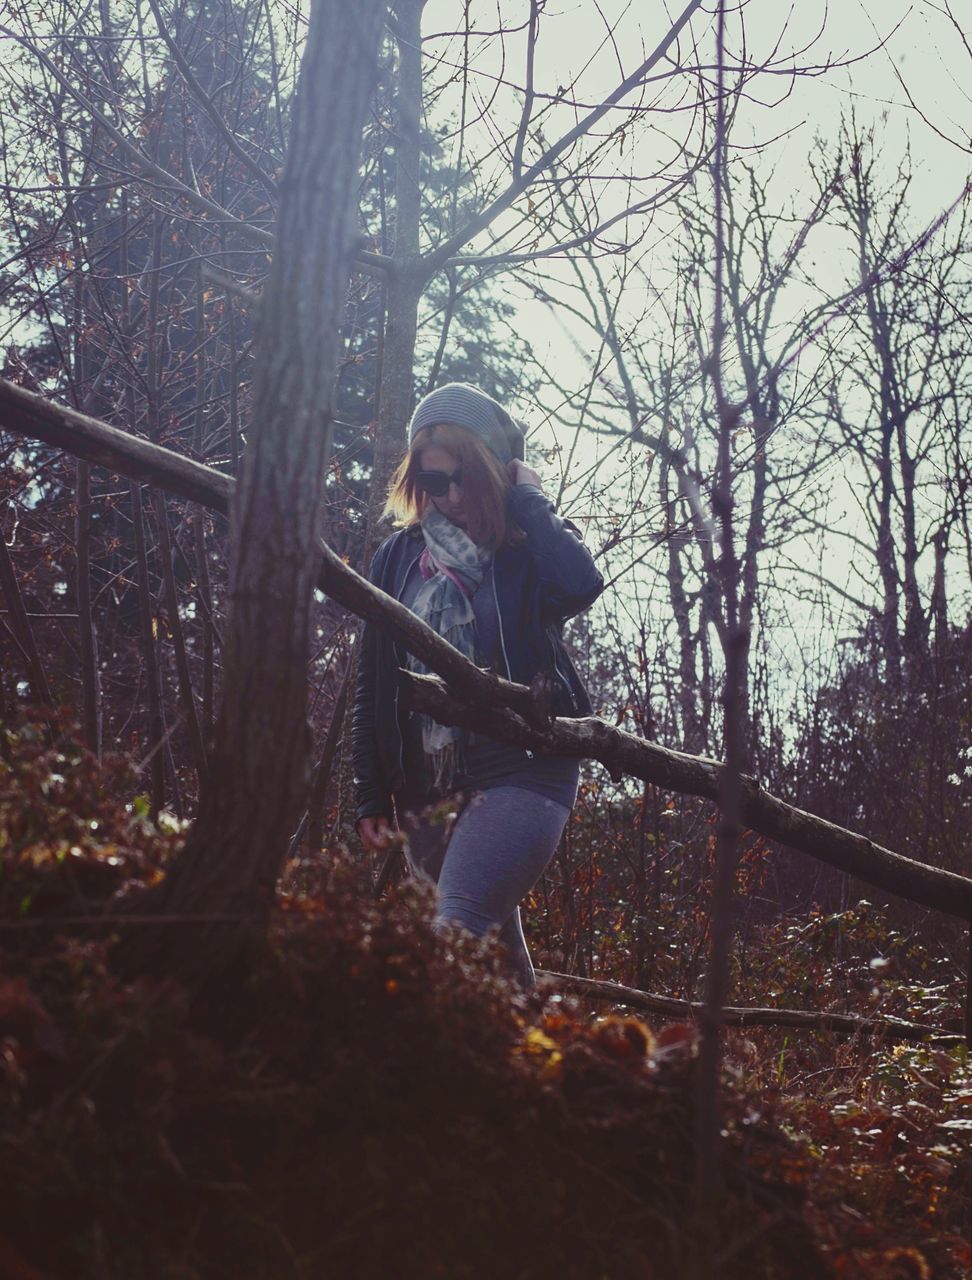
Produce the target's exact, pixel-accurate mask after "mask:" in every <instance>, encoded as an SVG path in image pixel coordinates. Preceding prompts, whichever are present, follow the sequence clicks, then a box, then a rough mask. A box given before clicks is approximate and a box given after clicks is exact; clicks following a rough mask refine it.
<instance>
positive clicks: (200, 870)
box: [123, 0, 384, 980]
mask: <svg viewBox="0 0 972 1280" xmlns="http://www.w3.org/2000/svg"><path fill="white" fill-rule="evenodd" d="M383 15H384V5H383V4H382V3H380V0H359V3H357V4H356V5H354V6H346V5H343V4H341V3H339V0H319V2H318V3H317V4H315V6H314V7H313V9H312V11H311V19H310V27H309V30H308V36H307V46H306V49H305V52H304V57H303V62H302V64H301V73H300V81H299V85H298V89H297V96H296V103H295V108H294V117H293V127H292V135H291V142H290V149H289V152H288V156H287V164H286V168H285V172H284V175H283V179H282V182H281V203H280V213H279V223H278V228H277V243H276V248H275V251H274V254H273V261H272V265H271V270H270V275H269V279H268V282H267V286H266V289H265V291H264V295H263V302H262V305H261V311H260V317H259V327H258V334H257V342H258V357H257V370H256V376H255V384H254V397H253V406H254V407H253V422H252V425H251V429H250V433H249V440H248V442H247V448H246V453H245V456H244V459H243V467H242V475H241V479H240V483H239V485H238V487H237V489H236V492H235V494H234V498H233V505H232V510H231V578H230V590H229V616H228V622H227V629H226V636H225V652H224V667H223V685H222V698H221V704H220V711H219V715H218V718H217V722H216V730H215V741H214V746H213V753H212V758H211V770H210V775H209V785H208V787H207V788H206V790H205V791H204V793H203V796H202V803H201V805H200V811H199V816H198V819H197V821H196V825H195V827H194V829H193V831H192V834H191V836H190V838H189V840H188V842H187V844H186V846H185V848H184V850H183V851H182V853H181V854H180V856H179V857H178V858H177V860H176V861H175V863H174V864H173V866H172V869H171V870H170V872H169V874H168V875H167V877H166V879H165V882H164V883H163V884H162V885H161V886H160V889H159V890H158V891H157V892H155V893H154V894H152V895H151V898H150V901H149V903H148V908H147V909H150V910H151V911H153V912H159V913H164V914H166V915H168V916H186V917H189V918H191V917H193V916H195V917H197V922H196V925H195V927H194V928H193V929H192V932H191V934H188V935H187V934H186V931H185V930H184V929H181V928H175V929H173V928H167V929H163V928H162V927H161V926H160V927H159V929H158V930H149V929H147V928H142V929H141V930H139V931H137V932H136V933H134V934H132V935H131V936H130V938H129V939H128V940H127V943H126V945H125V949H124V951H123V957H124V959H125V960H126V961H127V962H129V963H134V964H136V965H145V964H148V965H151V966H152V967H160V968H163V969H164V970H165V971H167V972H169V973H176V974H181V975H182V976H184V977H187V978H189V979H193V980H194V979H205V978H206V977H208V976H209V975H211V974H212V973H213V972H215V971H221V970H225V969H227V968H229V967H231V966H233V965H234V963H235V962H236V961H238V960H239V959H240V958H241V957H242V955H243V949H244V947H245V946H246V945H247V944H248V943H249V941H251V940H252V938H253V937H254V936H256V934H257V932H258V931H259V929H260V928H261V927H262V926H263V925H264V924H265V921H266V918H267V916H268V914H269V910H270V907H271V904H272V900H273V894H274V887H275V884H276V880H277V877H278V875H279V873H280V869H281V866H282V863H283V859H284V857H285V854H286V851H287V847H288V841H289V837H290V835H291V832H292V830H293V826H294V824H295V823H296V820H297V817H298V815H299V813H300V811H301V808H302V805H303V801H304V797H305V794H306V788H307V781H308V752H309V746H310V735H309V732H308V728H307V655H308V642H309V626H310V615H311V606H312V595H313V588H314V583H315V579H316V577H317V571H318V566H319V555H318V551H317V537H318V523H319V512H320V506H321V492H322V486H323V466H324V459H325V456H326V451H327V445H328V439H329V435H330V422H331V416H330V405H331V397H332V391H333V382H334V375H335V371H336V367H337V355H338V326H339V323H340V317H341V309H342V306H343V303H344V295H345V289H346V284H347V276H348V269H349V265H350V261H351V253H352V247H353V245H352V239H353V232H354V224H353V220H352V212H353V208H354V200H355V195H356V191H357V185H358V184H357V179H358V160H359V150H360V140H361V130H362V125H363V122H364V118H365V111H366V107H367V103H368V99H369V95H370V92H371V88H372V85H373V81H374V76H375V66H376V51H377V46H378V38H379V33H380V28H381V22H382V18H383ZM199 917H208V918H209V919H208V921H207V922H206V923H203V921H202V920H201V919H199ZM213 917H222V919H221V920H220V921H216V920H214V919H213Z"/></svg>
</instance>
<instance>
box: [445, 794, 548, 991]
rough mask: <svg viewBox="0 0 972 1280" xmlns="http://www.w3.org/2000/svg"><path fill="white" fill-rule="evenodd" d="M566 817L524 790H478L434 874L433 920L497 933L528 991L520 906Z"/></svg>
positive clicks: (531, 973) (531, 979)
mask: <svg viewBox="0 0 972 1280" xmlns="http://www.w3.org/2000/svg"><path fill="white" fill-rule="evenodd" d="M569 816H570V810H569V809H568V808H567V806H566V805H562V804H557V802H556V801H554V800H548V799H547V798H546V797H545V796H541V795H537V793H536V792H534V791H526V790H524V789H523V788H522V787H491V788H490V789H489V790H488V791H480V792H478V793H477V794H475V795H474V796H473V797H472V799H471V800H470V801H469V803H468V804H467V805H466V807H465V809H463V811H462V813H461V814H460V816H459V818H458V820H457V822H456V825H455V827H454V829H453V832H452V838H451V839H450V840H449V844H448V847H447V848H446V850H445V857H444V859H443V860H442V864H441V869H440V870H439V877H438V883H439V907H438V912H437V914H436V919H437V920H441V921H450V922H452V923H455V924H461V925H462V926H463V927H464V928H466V929H468V930H469V932H470V933H474V934H476V935H477V937H482V936H483V935H484V934H485V933H487V932H488V931H489V930H490V929H499V931H500V938H501V940H502V941H503V943H504V944H505V945H506V947H507V949H508V950H509V952H510V957H511V961H512V964H513V969H514V972H515V974H516V976H517V979H518V980H519V982H520V983H521V985H522V986H524V987H527V988H529V987H532V986H533V985H534V982H535V977H534V971H533V965H532V963H531V961H530V953H529V951H528V950H527V946H526V942H525V940H524V937H523V929H522V927H521V925H520V915H519V910H518V904H519V902H520V899H521V898H524V897H525V896H526V895H527V894H528V893H529V892H530V890H531V889H532V888H533V886H534V885H535V884H536V882H537V880H539V878H540V876H541V875H542V874H543V871H544V868H545V867H546V865H547V863H548V862H549V861H550V859H551V858H552V857H553V855H554V853H555V852H556V849H557V845H558V843H559V841H560V836H561V833H562V832H563V829H564V826H565V824H566V822H567V819H568V817H569Z"/></svg>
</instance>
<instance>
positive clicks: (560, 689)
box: [351, 484, 604, 821]
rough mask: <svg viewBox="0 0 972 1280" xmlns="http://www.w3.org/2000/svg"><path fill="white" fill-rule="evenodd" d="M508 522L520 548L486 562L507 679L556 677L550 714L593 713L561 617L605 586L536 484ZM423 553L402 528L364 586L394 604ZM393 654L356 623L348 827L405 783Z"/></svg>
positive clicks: (521, 494)
mask: <svg viewBox="0 0 972 1280" xmlns="http://www.w3.org/2000/svg"><path fill="white" fill-rule="evenodd" d="M509 503H510V515H511V517H512V519H513V520H514V521H515V523H516V524H517V525H518V526H519V527H520V528H521V529H522V530H523V532H524V533H525V534H526V541H525V542H523V543H521V544H518V545H514V546H506V547H501V548H500V549H499V550H498V551H497V552H496V553H495V556H494V560H493V577H492V581H493V586H494V590H495V592H496V606H497V614H498V616H499V622H500V641H501V646H502V655H503V660H504V664H505V666H506V671H505V672H501V673H500V674H502V675H506V676H507V677H508V678H509V679H510V680H514V681H517V682H518V683H520V684H529V683H530V681H531V680H532V679H533V677H534V676H535V675H536V674H537V673H538V672H540V671H544V672H547V673H548V674H550V675H552V676H553V677H554V680H555V682H556V685H557V695H556V697H555V700H554V705H553V710H554V712H555V714H557V715H564V716H585V715H590V714H591V710H592V708H591V702H590V698H589V697H588V695H587V691H586V689H585V688H584V686H583V684H582V683H581V680H580V677H579V676H578V674H577V671H576V670H575V668H574V664H573V663H572V662H571V660H570V657H569V655H568V653H567V650H566V649H565V647H564V643H563V639H562V633H563V624H564V621H565V620H566V619H567V618H571V617H573V616H574V614H577V613H580V612H581V611H582V610H584V609H586V608H587V607H588V606H589V605H591V604H592V603H593V602H594V601H595V600H596V599H597V597H598V596H599V595H600V594H601V592H602V591H603V589H604V579H603V577H602V576H601V574H600V572H599V570H598V568H597V566H596V565H595V564H594V561H593V559H592V558H591V554H590V552H589V551H588V550H587V548H586V547H585V546H584V543H583V541H582V540H581V533H580V530H579V529H578V528H577V526H576V525H574V524H572V523H571V522H570V521H569V520H564V519H562V518H561V517H560V516H558V515H557V514H556V513H555V512H554V509H553V504H552V503H551V502H550V500H549V499H548V498H547V497H546V495H545V494H543V493H542V492H541V490H540V489H538V488H537V487H536V486H535V485H530V484H518V485H514V486H512V488H511V490H510V498H509ZM424 546H425V540H424V539H423V537H422V531H421V529H420V528H419V527H418V526H415V527H412V528H408V529H400V530H398V532H396V533H393V534H392V535H391V537H389V538H386V539H385V541H384V542H383V543H382V544H381V546H380V547H379V548H378V550H377V552H376V553H375V557H374V560H373V561H372V563H371V570H370V573H369V577H370V579H371V581H372V582H373V583H374V584H375V585H376V586H378V587H380V588H381V589H382V590H383V591H386V592H387V593H388V594H389V595H391V596H394V597H395V598H396V599H398V598H399V597H400V595H401V591H402V588H403V586H404V583H405V578H406V576H407V574H408V571H409V569H410V568H411V566H412V564H413V563H414V561H415V560H416V559H417V558H418V557H419V555H421V553H422V550H423V548H424ZM403 659H404V655H403V653H402V651H401V648H400V646H398V645H396V643H395V642H394V641H393V640H391V639H390V637H388V636H386V635H385V634H384V633H383V632H381V631H379V630H378V628H377V627H375V626H374V625H373V624H372V623H368V622H366V623H365V624H364V627H363V630H362V634H361V642H360V652H359V654H358V671H357V681H356V685H355V697H354V709H353V714H352V718H351V756H352V761H353V765H354V784H355V792H356V801H357V805H356V809H355V820H356V821H357V820H358V819H359V818H364V817H369V816H372V815H384V816H385V817H386V818H391V816H392V802H391V800H392V796H393V795H394V794H395V793H396V792H398V791H400V790H401V788H402V786H403V783H404V770H403V765H402V722H401V720H400V718H399V717H400V715H401V716H405V715H407V714H408V713H407V712H405V711H402V712H399V698H398V694H399V681H398V672H399V667H400V666H401V665H403Z"/></svg>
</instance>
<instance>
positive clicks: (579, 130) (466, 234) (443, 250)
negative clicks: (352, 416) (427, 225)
mask: <svg viewBox="0 0 972 1280" xmlns="http://www.w3.org/2000/svg"><path fill="white" fill-rule="evenodd" d="M701 6H702V0H689V3H688V4H687V5H686V6H685V8H684V9H683V10H682V12H681V14H680V15H679V16H678V17H677V18H676V19H675V21H674V22H673V23H672V25H671V27H670V28H669V29H668V31H667V32H666V33H665V35H664V37H663V38H662V40H661V41H660V42H659V43H658V44H657V45H656V46H655V48H654V49H653V50H652V52H651V53H650V54H649V55H648V57H647V58H646V59H645V60H644V62H643V63H642V64H641V66H640V67H638V68H637V70H636V71H633V72H632V73H631V75H630V76H628V77H627V79H626V80H622V82H621V83H620V84H619V85H618V87H617V88H616V89H615V90H614V92H613V93H610V94H608V96H607V97H606V98H605V99H604V101H603V102H601V103H599V104H598V105H597V106H596V107H595V108H594V109H593V110H592V111H589V112H588V113H587V115H586V116H584V118H583V119H582V120H578V122H577V124H575V125H574V127H573V129H570V130H568V132H567V133H565V134H564V135H563V136H562V137H561V138H559V139H558V140H557V141H556V142H555V143H554V144H553V145H552V146H551V147H548V148H547V150H546V151H545V152H544V153H543V155H542V156H541V157H540V158H539V160H537V161H535V163H534V164H532V165H530V167H529V169H524V170H523V172H522V173H520V174H519V176H518V177H516V178H514V180H513V181H512V182H511V183H510V185H509V186H508V187H507V188H506V190H505V191H503V192H501V193H500V194H499V195H498V196H497V197H496V199H495V200H492V201H490V203H489V204H488V205H487V206H486V208H485V209H482V210H481V211H480V212H479V213H477V214H476V215H475V216H474V217H472V218H470V220H469V221H468V222H467V223H466V225H465V226H464V227H462V228H461V229H460V230H459V231H457V232H456V234H455V235H454V236H450V238H449V239H448V240H447V241H446V242H445V243H444V244H441V245H440V246H439V247H438V248H437V249H436V250H435V252H434V253H432V254H430V255H429V256H428V257H427V258H426V259H425V269H426V271H427V273H428V275H433V274H434V273H435V272H436V271H438V269H439V267H441V266H442V265H443V263H444V262H446V261H447V260H448V259H449V258H452V257H454V256H455V254H457V253H458V252H459V250H460V249H461V248H462V246H463V245H464V244H468V243H469V241H470V240H472V238H473V237H474V236H476V235H478V234H479V232H480V231H483V230H485V228H486V227H488V226H489V224H490V223H491V222H493V221H494V220H495V219H496V218H497V217H498V216H499V215H500V214H501V213H503V212H504V211H505V210H506V209H508V208H509V207H510V205H511V204H512V203H513V201H514V200H516V198H517V197H518V196H520V195H522V194H523V192H524V191H526V189H527V187H529V186H530V184H531V183H532V182H533V181H534V179H535V178H538V177H539V176H540V174H541V173H543V172H544V170H545V169H549V168H550V166H551V165H552V164H553V162H554V161H555V160H556V159H557V158H558V156H561V155H563V153H564V152H565V151H566V150H567V149H568V148H569V147H571V146H573V144H574V143H575V142H576V141H577V139H578V138H582V137H583V136H584V135H585V134H586V133H589V132H590V131H591V129H593V128H594V126H595V125H596V124H597V122H598V121H599V120H600V119H601V118H602V117H603V116H605V115H607V113H608V112H609V111H610V110H611V108H612V107H614V106H616V105H617V104H618V103H619V102H620V101H621V100H622V98H625V97H626V96H627V95H628V94H629V93H630V92H631V90H632V89H634V88H636V87H637V86H638V85H639V84H640V83H641V81H642V80H644V78H645V76H646V75H647V74H648V72H649V71H650V70H651V69H652V67H653V66H655V64H656V63H657V62H660V61H661V59H662V58H663V57H664V56H665V54H666V52H667V51H668V49H669V47H670V46H671V45H672V44H673V42H674V41H675V40H676V39H677V38H678V36H679V35H681V33H682V30H683V28H684V27H685V26H686V25H687V23H688V21H689V19H690V18H691V17H692V15H693V14H694V13H695V12H696V10H697V9H700V8H701Z"/></svg>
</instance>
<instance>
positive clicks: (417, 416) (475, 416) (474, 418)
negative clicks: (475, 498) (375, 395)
mask: <svg viewBox="0 0 972 1280" xmlns="http://www.w3.org/2000/svg"><path fill="white" fill-rule="evenodd" d="M444 423H450V424H451V425H453V426H457V427H465V428H466V430H467V431H471V432H472V433H473V435H477V436H479V438H480V440H482V441H483V442H484V443H485V444H487V445H488V446H489V448H490V449H492V451H493V453H495V454H496V456H497V458H499V460H500V462H502V463H503V464H504V465H505V464H506V463H507V462H509V461H510V460H511V459H512V458H519V459H520V460H521V461H522V460H523V427H522V426H521V425H520V423H518V422H515V421H514V420H513V418H511V417H510V415H509V414H508V413H507V412H506V410H505V409H504V408H503V406H502V405H501V404H498V403H497V402H496V401H495V400H494V399H493V397H492V396H488V395H487V394H486V392H485V391H480V390H479V388H478V387H473V386H470V385H469V383H467V382H447V383H446V384H445V386H442V387H436V389H435V390H434V391H430V392H429V394H428V395H427V396H423V397H422V399H421V400H420V401H419V402H418V404H417V405H416V406H415V412H414V413H413V414H412V420H411V422H410V423H409V424H408V443H409V447H410V448H411V445H412V442H413V441H414V439H415V437H416V435H417V434H418V433H419V432H420V431H421V430H422V428H423V427H432V426H439V425H442V424H444Z"/></svg>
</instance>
